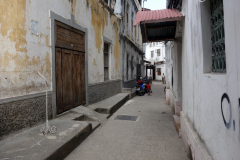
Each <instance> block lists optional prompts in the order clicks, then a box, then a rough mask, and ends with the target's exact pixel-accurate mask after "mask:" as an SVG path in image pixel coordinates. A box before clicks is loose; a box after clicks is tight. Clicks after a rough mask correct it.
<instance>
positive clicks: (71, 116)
mask: <svg viewBox="0 0 240 160" xmlns="http://www.w3.org/2000/svg"><path fill="white" fill-rule="evenodd" d="M80 108H81V107H80ZM94 112H95V111H94ZM96 114H99V113H97V112H96ZM88 115H89V116H87V115H84V114H83V112H82V113H79V112H75V111H73V110H71V111H69V112H68V113H66V114H64V115H62V116H60V117H58V118H57V119H60V120H74V121H85V122H88V123H90V124H92V131H94V130H95V129H97V127H99V126H100V120H99V119H97V120H96V118H94V117H93V114H90V113H89V112H88ZM91 117H92V118H91ZM104 119H106V118H105V116H103V117H102V119H101V120H102V121H103V120H104Z"/></svg>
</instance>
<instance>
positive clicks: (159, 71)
mask: <svg viewBox="0 0 240 160" xmlns="http://www.w3.org/2000/svg"><path fill="white" fill-rule="evenodd" d="M157 73H158V75H159V76H161V68H157Z"/></svg>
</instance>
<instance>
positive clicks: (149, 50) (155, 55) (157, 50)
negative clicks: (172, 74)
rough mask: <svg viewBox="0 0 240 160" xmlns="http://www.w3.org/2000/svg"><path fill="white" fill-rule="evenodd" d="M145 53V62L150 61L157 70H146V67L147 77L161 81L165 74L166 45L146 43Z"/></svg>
mask: <svg viewBox="0 0 240 160" xmlns="http://www.w3.org/2000/svg"><path fill="white" fill-rule="evenodd" d="M145 52H146V53H145V58H146V59H145V60H146V61H150V62H151V65H155V70H153V69H146V66H145V73H147V74H145V75H147V76H148V77H152V78H154V80H159V81H161V80H162V76H163V74H165V44H164V43H162V42H152V43H146V51H145ZM146 65H148V64H147V63H146ZM153 72H155V73H153Z"/></svg>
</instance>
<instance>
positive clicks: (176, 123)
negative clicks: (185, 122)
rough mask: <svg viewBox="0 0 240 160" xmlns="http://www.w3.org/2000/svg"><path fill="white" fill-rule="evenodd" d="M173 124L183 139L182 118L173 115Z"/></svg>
mask: <svg viewBox="0 0 240 160" xmlns="http://www.w3.org/2000/svg"><path fill="white" fill-rule="evenodd" d="M173 123H174V126H175V128H176V131H177V133H178V135H179V137H182V134H181V122H180V116H177V115H173Z"/></svg>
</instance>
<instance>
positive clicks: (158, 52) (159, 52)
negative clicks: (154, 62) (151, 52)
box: [157, 49, 161, 57]
mask: <svg viewBox="0 0 240 160" xmlns="http://www.w3.org/2000/svg"><path fill="white" fill-rule="evenodd" d="M157 56H158V57H160V56H161V50H160V49H157Z"/></svg>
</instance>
